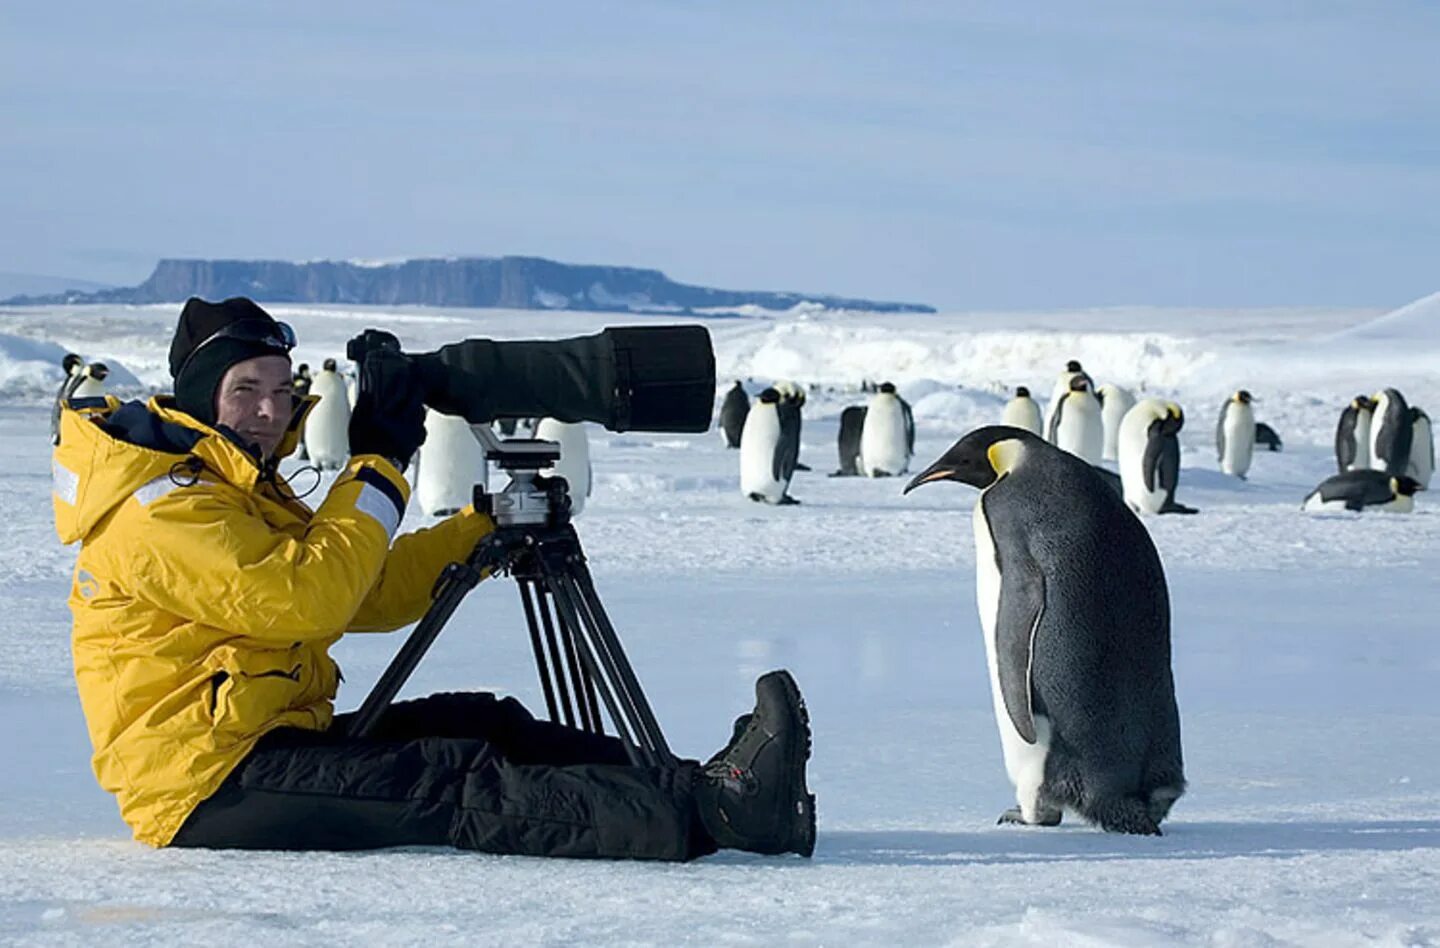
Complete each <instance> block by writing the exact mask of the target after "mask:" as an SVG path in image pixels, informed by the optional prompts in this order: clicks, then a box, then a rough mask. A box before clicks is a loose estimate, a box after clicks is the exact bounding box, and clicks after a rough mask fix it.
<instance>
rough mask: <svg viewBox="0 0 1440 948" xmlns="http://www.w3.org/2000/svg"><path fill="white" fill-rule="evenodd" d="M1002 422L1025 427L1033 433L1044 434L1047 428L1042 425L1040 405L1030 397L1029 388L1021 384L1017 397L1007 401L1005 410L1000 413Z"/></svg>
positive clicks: (1017, 389) (1016, 393)
mask: <svg viewBox="0 0 1440 948" xmlns="http://www.w3.org/2000/svg"><path fill="white" fill-rule="evenodd" d="M1000 424H1002V425H1010V426H1011V427H1014V428H1024V429H1025V430H1026V431H1028V432H1030V433H1031V434H1033V435H1041V434H1044V431H1045V429H1043V428H1041V427H1040V425H1041V424H1042V419H1041V418H1040V406H1039V405H1037V404H1035V399H1033V398H1031V397H1030V390H1029V389H1028V388H1026V387H1025V386H1023V385H1021V386H1019V387H1018V388H1016V389H1015V397H1014V398H1012V399H1010V400H1009V401H1008V402H1006V403H1005V410H1004V411H1003V412H1001V413H1000Z"/></svg>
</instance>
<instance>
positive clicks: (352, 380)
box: [326, 359, 360, 411]
mask: <svg viewBox="0 0 1440 948" xmlns="http://www.w3.org/2000/svg"><path fill="white" fill-rule="evenodd" d="M326 361H327V362H334V361H335V360H334V359H327V360H326ZM342 377H343V378H344V379H345V401H347V402H349V403H350V410H351V411H354V410H355V399H357V398H359V397H360V373H359V372H357V371H355V370H354V369H346V370H345V371H344V373H342Z"/></svg>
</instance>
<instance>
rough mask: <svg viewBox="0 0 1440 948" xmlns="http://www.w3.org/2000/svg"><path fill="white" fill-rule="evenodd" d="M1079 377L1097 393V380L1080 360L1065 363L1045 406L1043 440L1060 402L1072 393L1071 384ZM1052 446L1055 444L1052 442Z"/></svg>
mask: <svg viewBox="0 0 1440 948" xmlns="http://www.w3.org/2000/svg"><path fill="white" fill-rule="evenodd" d="M1077 376H1079V377H1080V378H1083V379H1084V380H1085V385H1086V387H1087V388H1088V389H1089V390H1090V391H1091V392H1093V391H1095V380H1094V379H1092V378H1091V377H1090V374H1089V373H1088V372H1086V371H1085V370H1084V369H1083V368H1082V367H1081V365H1080V362H1079V360H1078V359H1071V360H1070V361H1069V362H1066V363H1065V371H1064V372H1061V373H1060V374H1059V375H1058V376H1056V378H1055V384H1054V385H1053V386H1052V387H1051V389H1050V403H1049V404H1048V405H1046V406H1045V426H1044V427H1043V428H1041V429H1040V432H1039V433H1040V436H1041V437H1042V438H1043V437H1045V435H1046V432H1048V431H1049V430H1050V423H1051V421H1052V419H1054V417H1055V412H1056V411H1057V410H1058V409H1059V408H1060V401H1061V399H1063V398H1064V397H1065V396H1066V394H1068V393H1069V392H1070V382H1071V381H1072V380H1073V379H1075V378H1076V377H1077ZM1051 444H1054V442H1053V441H1052V442H1051Z"/></svg>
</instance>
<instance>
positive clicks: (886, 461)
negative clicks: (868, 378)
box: [860, 382, 915, 477]
mask: <svg viewBox="0 0 1440 948" xmlns="http://www.w3.org/2000/svg"><path fill="white" fill-rule="evenodd" d="M907 416H908V413H907V412H906V410H905V406H904V404H903V403H902V402H901V399H900V396H898V395H896V394H895V386H894V385H892V384H891V383H889V382H881V383H880V390H879V391H877V392H876V393H875V394H874V395H871V396H870V404H869V405H867V406H866V408H865V425H864V427H863V428H862V429H861V432H860V472H861V473H862V474H864V475H865V476H866V477H894V476H896V475H898V474H904V473H905V471H906V469H907V468H909V467H910V449H911V446H912V445H913V444H914V443H915V440H914V439H915V435H914V431H915V427H914V422H913V421H911V420H909V418H908V417H907ZM907 421H908V423H907Z"/></svg>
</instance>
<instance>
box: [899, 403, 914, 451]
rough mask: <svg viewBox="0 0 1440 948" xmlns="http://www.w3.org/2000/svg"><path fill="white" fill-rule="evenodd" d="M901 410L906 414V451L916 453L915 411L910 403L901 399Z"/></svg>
mask: <svg viewBox="0 0 1440 948" xmlns="http://www.w3.org/2000/svg"><path fill="white" fill-rule="evenodd" d="M900 411H901V412H903V413H904V415H905V453H906V454H910V455H913V454H914V453H915V412H914V411H913V410H912V409H911V408H910V403H909V402H907V401H906V400H905V399H903V398H902V399H900Z"/></svg>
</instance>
